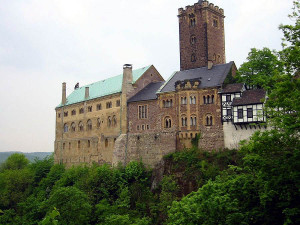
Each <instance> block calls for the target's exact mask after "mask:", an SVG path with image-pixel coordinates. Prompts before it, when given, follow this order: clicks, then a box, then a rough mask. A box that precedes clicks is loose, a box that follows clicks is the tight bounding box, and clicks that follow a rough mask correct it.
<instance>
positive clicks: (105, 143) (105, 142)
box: [63, 138, 116, 150]
mask: <svg viewBox="0 0 300 225" xmlns="http://www.w3.org/2000/svg"><path fill="white" fill-rule="evenodd" d="M115 142H116V138H115V139H114V143H115ZM104 145H105V147H106V148H107V147H108V139H107V138H106V139H105V141H104ZM86 146H87V147H88V148H90V147H91V141H90V140H87V145H86ZM71 147H72V143H71V142H69V145H68V149H69V150H70V149H71ZM77 148H78V149H80V148H81V141H77ZM63 149H64V150H65V149H66V143H63Z"/></svg>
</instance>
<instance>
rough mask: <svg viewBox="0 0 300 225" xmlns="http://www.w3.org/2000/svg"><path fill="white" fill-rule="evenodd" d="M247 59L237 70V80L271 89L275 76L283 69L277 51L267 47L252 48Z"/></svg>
mask: <svg viewBox="0 0 300 225" xmlns="http://www.w3.org/2000/svg"><path fill="white" fill-rule="evenodd" d="M247 60H248V61H247V62H244V63H243V64H242V65H241V66H240V68H239V70H238V74H237V78H238V81H239V82H244V83H246V84H248V85H254V86H258V87H262V88H264V89H265V90H271V89H272V88H273V84H274V79H275V77H276V76H277V75H278V74H280V73H281V72H282V71H283V65H282V62H281V61H280V60H279V58H278V53H277V52H275V51H271V50H270V49H268V48H263V49H262V50H258V49H256V48H252V49H251V52H250V53H249V54H248V57H247Z"/></svg>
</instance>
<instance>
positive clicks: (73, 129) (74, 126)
mask: <svg viewBox="0 0 300 225" xmlns="http://www.w3.org/2000/svg"><path fill="white" fill-rule="evenodd" d="M71 131H72V132H75V131H76V125H75V123H74V122H73V123H71Z"/></svg>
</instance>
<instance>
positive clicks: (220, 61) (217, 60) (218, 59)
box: [191, 36, 222, 63]
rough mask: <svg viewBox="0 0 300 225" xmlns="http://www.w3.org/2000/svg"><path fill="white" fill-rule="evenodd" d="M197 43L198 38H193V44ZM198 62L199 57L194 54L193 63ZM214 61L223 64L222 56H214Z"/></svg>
mask: <svg viewBox="0 0 300 225" xmlns="http://www.w3.org/2000/svg"><path fill="white" fill-rule="evenodd" d="M195 43H196V38H195V37H193V36H192V37H191V44H195ZM196 61H197V56H196V54H195V53H193V54H192V55H191V62H196ZM213 61H215V62H217V63H222V59H221V55H216V54H214V55H213Z"/></svg>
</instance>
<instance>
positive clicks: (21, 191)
mask: <svg viewBox="0 0 300 225" xmlns="http://www.w3.org/2000/svg"><path fill="white" fill-rule="evenodd" d="M32 183H33V174H32V173H31V171H30V170H29V169H28V168H24V169H6V170H5V171H4V172H2V173H0V208H2V209H10V208H13V209H16V207H17V203H18V202H20V201H22V200H24V199H26V197H28V196H29V194H30V191H31V185H32Z"/></svg>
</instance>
